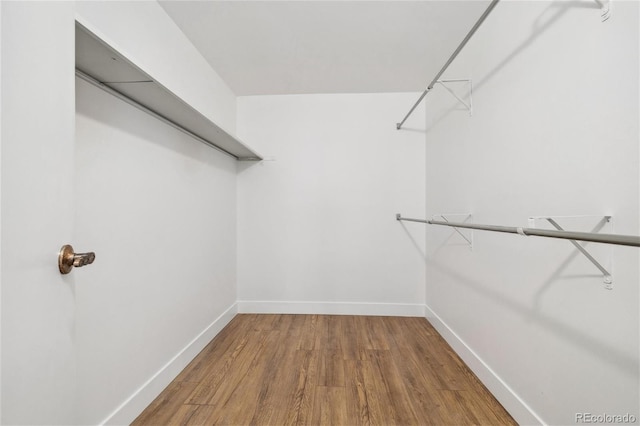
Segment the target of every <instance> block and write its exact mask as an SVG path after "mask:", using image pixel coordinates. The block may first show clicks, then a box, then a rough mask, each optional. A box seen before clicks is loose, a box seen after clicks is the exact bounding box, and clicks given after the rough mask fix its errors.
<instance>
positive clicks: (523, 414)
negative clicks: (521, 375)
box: [424, 305, 545, 425]
mask: <svg viewBox="0 0 640 426" xmlns="http://www.w3.org/2000/svg"><path fill="white" fill-rule="evenodd" d="M424 309H425V314H426V315H425V317H426V318H427V320H428V321H429V322H430V323H431V325H433V327H434V328H435V329H436V330H437V331H438V333H440V335H441V336H442V337H443V338H444V339H445V340H446V341H447V343H449V345H450V346H451V347H452V348H453V350H454V351H455V352H456V353H457V354H458V356H459V357H460V358H462V360H463V361H464V362H465V363H466V364H467V366H468V367H469V368H470V369H471V371H473V372H474V374H475V375H476V376H478V378H479V379H480V381H481V382H482V383H483V384H484V385H485V386H486V387H487V389H489V391H490V392H491V393H492V394H493V396H495V397H496V399H497V400H498V401H499V402H500V404H502V406H503V407H504V408H505V409H506V410H507V411H508V412H509V414H511V416H512V417H513V418H514V419H515V421H516V422H518V424H520V425H544V424H545V422H544V421H542V419H541V418H540V417H539V416H538V415H537V414H536V413H535V412H534V411H533V410H532V409H531V407H529V406H528V405H527V404H526V403H525V402H524V401H523V400H522V399H521V398H520V397H519V396H518V395H517V394H516V393H515V392H514V391H513V390H512V389H511V388H510V387H509V386H508V385H507V384H506V383H505V382H504V381H503V380H502V379H501V378H500V376H498V375H497V374H496V373H495V372H494V371H493V370H492V369H491V367H489V366H488V365H487V364H486V363H485V362H484V361H483V360H482V358H480V357H479V356H478V354H476V353H475V352H474V351H473V349H471V348H470V347H469V346H467V344H466V343H465V342H464V341H463V340H462V339H461V338H460V336H458V335H457V334H456V333H455V332H454V331H453V330H452V329H451V328H449V326H448V325H447V324H446V323H445V322H444V321H443V320H442V319H441V318H440V317H439V316H438V315H437V314H436V313H435V312H433V311H432V310H431V308H429V306H427V305H425V306H424Z"/></svg>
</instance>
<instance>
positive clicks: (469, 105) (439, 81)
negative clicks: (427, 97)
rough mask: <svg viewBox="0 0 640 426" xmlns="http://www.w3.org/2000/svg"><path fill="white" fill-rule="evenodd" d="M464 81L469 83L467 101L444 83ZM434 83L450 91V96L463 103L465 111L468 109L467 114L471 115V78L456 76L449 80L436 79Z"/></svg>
mask: <svg viewBox="0 0 640 426" xmlns="http://www.w3.org/2000/svg"><path fill="white" fill-rule="evenodd" d="M464 82H467V83H469V103H467V102H465V101H464V100H463V99H462V98H460V96H458V95H457V94H456V93H455V92H454V91H453V90H451V88H450V87H448V86H447V85H446V84H445V83H464ZM436 83H438V84H440V85H441V86H442V87H444V88H445V90H446V91H447V92H449V93H451V96H453V97H454V98H456V99H457V100H458V102H460V103H461V104H462V105H464V107H465V108H466V109H467V111H469V116H472V115H473V82H472V81H471V79H469V78H468V79H464V78H457V79H451V80H438V81H436Z"/></svg>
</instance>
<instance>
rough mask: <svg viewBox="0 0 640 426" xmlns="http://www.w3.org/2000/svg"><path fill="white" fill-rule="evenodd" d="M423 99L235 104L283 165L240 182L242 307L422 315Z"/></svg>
mask: <svg viewBox="0 0 640 426" xmlns="http://www.w3.org/2000/svg"><path fill="white" fill-rule="evenodd" d="M416 98H417V94H412V93H411V94H406V93H405V94H373V95H369V94H365V95H362V94H360V95H349V94H344V95H294V96H262V97H240V98H238V135H239V136H240V137H241V138H243V139H245V140H247V141H250V143H251V144H252V146H254V147H255V148H256V149H257V150H258V151H259V152H262V153H264V155H266V156H267V157H269V156H271V157H275V161H263V162H262V163H260V164H241V165H240V166H239V175H238V299H239V309H240V310H241V311H242V310H245V311H250V312H299V313H310V312H313V313H342V314H344V313H351V314H380V315H383V314H386V315H392V314H395V315H422V312H423V303H424V302H423V300H424V289H423V282H424V257H423V254H422V251H423V250H424V231H423V230H422V229H419V230H416V231H408V230H406V229H405V228H403V227H402V225H401V224H399V223H398V222H397V221H396V220H395V214H396V213H398V212H406V213H412V214H415V215H417V216H422V215H423V213H424V198H423V197H424V196H423V194H424V164H423V158H424V115H423V114H424V112H423V111H424V110H422V109H420V110H418V111H416V114H415V115H414V116H413V117H412V118H411V121H410V122H408V123H407V127H409V128H413V131H406V132H398V131H397V130H396V129H395V122H396V121H397V119H398V118H399V117H400V116H401V115H402V114H403V113H405V112H406V111H407V110H408V108H409V107H410V106H411V105H412V104H413V102H415V99H416Z"/></svg>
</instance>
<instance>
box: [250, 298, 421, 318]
mask: <svg viewBox="0 0 640 426" xmlns="http://www.w3.org/2000/svg"><path fill="white" fill-rule="evenodd" d="M238 313H244V314H316V315H375V316H397V317H424V314H425V311H424V305H422V304H417V303H416V304H413V303H357V302H302V301H297V302H289V301H286V302H285V301H260V300H238Z"/></svg>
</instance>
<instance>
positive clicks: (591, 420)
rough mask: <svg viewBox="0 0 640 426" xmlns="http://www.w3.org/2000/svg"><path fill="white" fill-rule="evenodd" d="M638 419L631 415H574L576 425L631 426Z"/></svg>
mask: <svg viewBox="0 0 640 426" xmlns="http://www.w3.org/2000/svg"><path fill="white" fill-rule="evenodd" d="M637 421H638V417H637V416H634V415H633V414H629V413H626V414H606V413H604V414H593V413H576V423H582V424H633V423H636V422H637Z"/></svg>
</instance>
